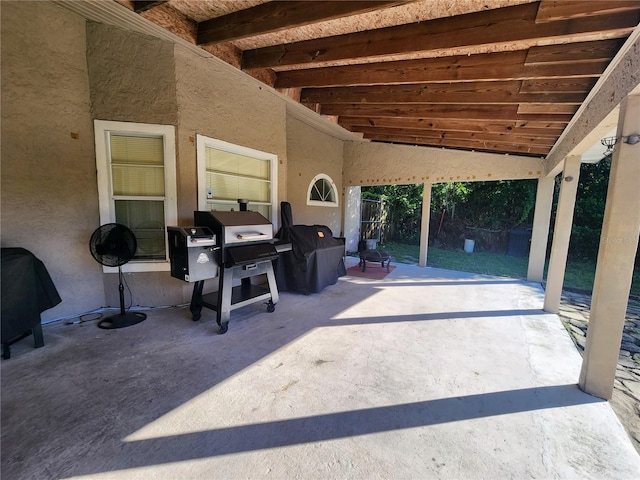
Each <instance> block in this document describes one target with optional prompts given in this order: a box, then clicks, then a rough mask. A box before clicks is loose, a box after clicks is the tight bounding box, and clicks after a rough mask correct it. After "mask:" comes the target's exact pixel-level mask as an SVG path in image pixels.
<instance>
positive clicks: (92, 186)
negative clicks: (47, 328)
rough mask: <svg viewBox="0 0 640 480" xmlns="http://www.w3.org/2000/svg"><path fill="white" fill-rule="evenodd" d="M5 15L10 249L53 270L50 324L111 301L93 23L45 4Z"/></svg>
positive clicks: (6, 235) (22, 5)
mask: <svg viewBox="0 0 640 480" xmlns="http://www.w3.org/2000/svg"><path fill="white" fill-rule="evenodd" d="M1 8H2V131H1V135H2V152H1V154H2V246H3V247H23V248H26V249H28V250H30V251H31V252H32V253H34V254H35V255H36V256H37V257H38V258H40V259H41V260H42V261H43V262H44V264H45V265H46V267H47V270H48V271H49V273H50V275H51V277H52V279H53V281H54V283H55V285H56V287H57V289H58V292H59V293H60V296H61V297H62V303H61V304H59V305H58V306H56V307H54V308H52V309H50V310H47V311H45V312H44V313H43V314H42V319H43V320H44V321H46V320H48V319H52V318H60V317H65V316H70V315H73V314H79V313H82V312H86V311H89V310H92V309H94V308H98V307H100V306H101V305H103V303H104V288H103V276H102V268H101V266H100V265H99V264H98V263H97V262H96V261H95V260H94V259H93V258H92V257H91V254H90V253H89V248H88V244H89V238H90V236H91V233H92V232H93V230H94V229H95V228H96V227H97V226H98V223H99V215H98V193H97V184H96V167H95V159H94V146H93V143H94V142H93V125H92V120H91V116H90V112H89V84H88V78H87V61H86V50H85V20H84V19H82V18H80V17H78V16H76V15H73V14H71V13H69V12H67V11H65V10H63V9H60V8H58V7H56V6H54V5H52V4H50V3H45V2H2V5H1ZM45 341H46V340H45Z"/></svg>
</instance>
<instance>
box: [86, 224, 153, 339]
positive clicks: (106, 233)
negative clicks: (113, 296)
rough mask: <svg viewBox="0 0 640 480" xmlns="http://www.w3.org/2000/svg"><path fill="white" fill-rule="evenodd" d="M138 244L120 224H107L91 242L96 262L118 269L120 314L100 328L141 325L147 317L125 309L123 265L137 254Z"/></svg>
mask: <svg viewBox="0 0 640 480" xmlns="http://www.w3.org/2000/svg"><path fill="white" fill-rule="evenodd" d="M137 248H138V243H137V242H136V236H135V235H134V234H133V232H132V231H131V230H129V229H128V228H127V227H125V226H124V225H120V224H119V223H107V224H105V225H102V226H100V227H98V228H97V229H96V231H95V232H93V234H92V235H91V239H90V240H89V250H91V255H93V258H95V259H96V261H97V262H98V263H100V264H102V265H104V266H106V267H118V281H119V285H118V290H119V291H120V313H119V314H118V315H112V316H110V317H108V318H105V319H104V320H101V321H100V322H99V323H98V327H100V328H122V327H128V326H130V325H135V324H136V323H140V322H141V321H143V320H144V319H145V318H147V315H146V314H145V313H141V312H126V311H125V309H124V285H123V283H122V268H121V267H122V265H124V264H125V263H127V262H128V261H129V260H131V259H132V258H133V256H134V255H135V254H136V249H137Z"/></svg>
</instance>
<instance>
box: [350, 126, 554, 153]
mask: <svg viewBox="0 0 640 480" xmlns="http://www.w3.org/2000/svg"><path fill="white" fill-rule="evenodd" d="M355 131H357V132H362V133H363V134H364V135H365V137H366V136H367V135H369V136H372V137H374V136H377V135H403V136H410V137H421V138H425V139H427V138H428V139H436V140H437V139H442V140H465V141H466V140H469V141H476V142H491V143H507V144H511V145H536V146H540V147H548V148H551V147H552V146H553V144H554V143H555V139H554V138H550V137H538V136H536V135H533V136H531V135H516V134H501V133H472V132H460V131H455V130H454V131H450V132H449V131H436V130H420V129H410V128H406V129H398V128H385V127H357V128H356V129H355Z"/></svg>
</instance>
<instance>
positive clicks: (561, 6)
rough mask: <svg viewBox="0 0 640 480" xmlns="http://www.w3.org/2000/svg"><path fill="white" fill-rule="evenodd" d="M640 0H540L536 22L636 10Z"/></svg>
mask: <svg viewBox="0 0 640 480" xmlns="http://www.w3.org/2000/svg"><path fill="white" fill-rule="evenodd" d="M639 6H640V2H638V1H635V0H607V1H606V2H594V1H593V0H572V1H570V2H567V1H566V0H543V1H542V2H540V8H539V9H538V15H536V22H554V21H557V20H568V19H571V18H576V17H584V16H593V15H602V14H604V13H614V12H615V13H617V12H626V11H631V10H635V9H637V8H638V7H639Z"/></svg>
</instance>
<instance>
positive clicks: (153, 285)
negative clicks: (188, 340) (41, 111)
mask: <svg viewBox="0 0 640 480" xmlns="http://www.w3.org/2000/svg"><path fill="white" fill-rule="evenodd" d="M86 48H87V64H88V71H89V86H90V92H91V107H92V116H93V118H94V119H99V120H113V121H124V122H140V123H154V124H161V125H174V126H175V125H177V123H178V106H177V100H176V76H175V61H174V46H173V44H171V43H169V42H166V41H163V40H159V39H156V38H154V37H150V36H147V35H141V34H138V33H133V32H128V31H125V30H122V29H119V28H116V27H112V26H110V25H103V24H100V23H93V22H88V23H87V47H86ZM88 161H89V160H88ZM90 161H92V162H93V163H94V165H95V154H94V155H93V158H92V159H91V160H90ZM178 175H179V174H178ZM178 183H180V182H179V181H178ZM96 226H97V225H96ZM125 277H126V281H127V284H128V285H129V287H130V289H131V292H132V295H133V300H132V305H142V306H157V305H174V304H180V303H184V302H186V301H187V299H188V298H189V295H190V293H189V285H188V284H185V283H183V282H180V281H179V280H176V279H174V278H172V277H171V275H170V274H169V272H168V271H166V272H141V273H126V274H125ZM104 284H105V287H104V291H105V296H106V302H105V305H106V306H110V307H118V305H119V292H118V276H117V274H105V275H104ZM125 301H126V302H127V304H128V303H129V296H128V295H125Z"/></svg>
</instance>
